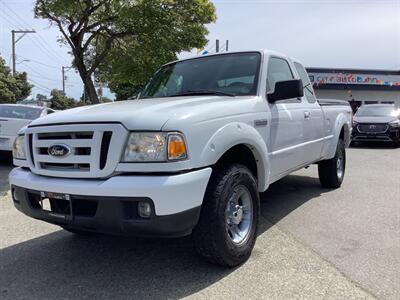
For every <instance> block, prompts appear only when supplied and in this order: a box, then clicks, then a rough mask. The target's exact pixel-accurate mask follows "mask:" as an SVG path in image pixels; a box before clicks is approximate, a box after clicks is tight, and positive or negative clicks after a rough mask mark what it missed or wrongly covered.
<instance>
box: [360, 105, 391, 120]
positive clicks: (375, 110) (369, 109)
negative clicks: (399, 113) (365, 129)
mask: <svg viewBox="0 0 400 300" xmlns="http://www.w3.org/2000/svg"><path fill="white" fill-rule="evenodd" d="M394 114H395V110H394V107H393V106H368V105H365V106H361V107H360V108H359V109H358V111H357V116H358V117H389V116H394Z"/></svg>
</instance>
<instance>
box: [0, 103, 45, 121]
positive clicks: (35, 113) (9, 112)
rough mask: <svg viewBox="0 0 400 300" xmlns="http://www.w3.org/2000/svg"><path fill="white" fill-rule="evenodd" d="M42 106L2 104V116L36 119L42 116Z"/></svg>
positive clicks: (0, 111)
mask: <svg viewBox="0 0 400 300" xmlns="http://www.w3.org/2000/svg"><path fill="white" fill-rule="evenodd" d="M41 113H42V108H39V107H38V108H36V107H25V106H14V105H0V118H12V119H23V120H34V119H37V118H39V117H40V114H41Z"/></svg>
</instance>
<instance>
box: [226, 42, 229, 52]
mask: <svg viewBox="0 0 400 300" xmlns="http://www.w3.org/2000/svg"><path fill="white" fill-rule="evenodd" d="M225 50H226V52H228V51H229V40H226V43H225Z"/></svg>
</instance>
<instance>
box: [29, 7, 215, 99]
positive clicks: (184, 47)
mask: <svg viewBox="0 0 400 300" xmlns="http://www.w3.org/2000/svg"><path fill="white" fill-rule="evenodd" d="M35 15H36V17H40V18H46V19H48V20H50V22H51V23H52V24H54V25H56V26H58V28H59V29H60V31H61V33H62V35H63V38H64V42H65V43H66V44H69V45H70V47H71V49H72V54H73V55H74V65H75V66H76V68H77V69H78V71H79V74H80V76H81V78H82V80H83V82H84V83H85V86H86V89H87V94H88V96H89V98H90V100H91V102H92V103H97V102H99V101H98V100H99V99H98V97H97V95H96V93H95V89H94V86H93V82H92V81H91V77H90V75H91V74H93V73H94V72H96V77H97V78H98V80H100V81H101V82H103V83H107V84H109V87H110V88H111V90H112V91H114V92H115V93H116V94H117V99H123V98H125V99H126V98H127V97H128V96H131V95H132V94H136V93H137V92H138V91H140V90H141V89H142V88H143V86H144V85H145V83H146V82H147V80H148V79H149V77H150V76H151V74H152V73H153V72H154V71H155V70H156V69H157V68H158V67H159V66H160V65H162V64H164V63H166V62H168V61H170V60H174V59H176V56H177V53H180V52H182V51H189V50H191V49H193V48H201V47H203V46H205V45H206V43H207V40H206V38H205V37H206V35H207V33H208V30H207V28H206V26H205V25H206V24H209V23H211V22H214V21H215V20H216V16H215V7H214V5H213V4H212V3H211V2H210V1H209V0H152V1H149V0H136V1H134V0H129V1H121V0H37V1H36V6H35Z"/></svg>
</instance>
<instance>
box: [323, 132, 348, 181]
mask: <svg viewBox="0 0 400 300" xmlns="http://www.w3.org/2000/svg"><path fill="white" fill-rule="evenodd" d="M345 170H346V148H345V145H344V141H343V140H342V139H339V142H338V144H337V148H336V153H335V156H334V157H333V158H331V159H328V160H322V161H320V162H319V163H318V175H319V181H320V183H321V185H322V186H323V187H326V188H338V187H340V186H341V185H342V182H343V178H344V173H345Z"/></svg>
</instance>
